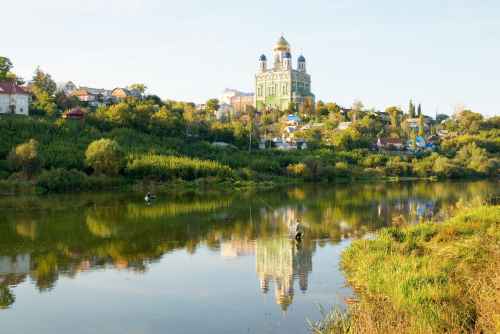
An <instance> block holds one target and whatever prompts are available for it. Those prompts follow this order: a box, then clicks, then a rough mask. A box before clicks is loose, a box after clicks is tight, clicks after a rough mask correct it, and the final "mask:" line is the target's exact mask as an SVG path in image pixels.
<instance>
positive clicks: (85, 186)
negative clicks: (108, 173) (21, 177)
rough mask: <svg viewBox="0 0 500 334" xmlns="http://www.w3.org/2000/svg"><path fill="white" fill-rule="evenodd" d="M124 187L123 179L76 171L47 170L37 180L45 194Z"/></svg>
mask: <svg viewBox="0 0 500 334" xmlns="http://www.w3.org/2000/svg"><path fill="white" fill-rule="evenodd" d="M123 185H124V180H123V179H118V178H110V177H105V176H87V174H85V173H83V172H80V171H77V170H74V169H71V170H66V169H62V168H57V169H51V170H45V171H43V172H42V173H41V174H40V176H39V177H38V180H37V186H38V187H39V188H40V189H41V190H42V191H44V192H70V191H85V190H104V189H112V188H116V187H119V186H123Z"/></svg>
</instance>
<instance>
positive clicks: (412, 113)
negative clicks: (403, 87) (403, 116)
mask: <svg viewBox="0 0 500 334" xmlns="http://www.w3.org/2000/svg"><path fill="white" fill-rule="evenodd" d="M408 114H409V115H410V118H415V105H414V104H413V101H412V100H410V105H409V107H408Z"/></svg>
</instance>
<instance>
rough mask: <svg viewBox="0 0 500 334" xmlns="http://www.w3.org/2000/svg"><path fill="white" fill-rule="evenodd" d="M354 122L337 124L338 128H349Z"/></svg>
mask: <svg viewBox="0 0 500 334" xmlns="http://www.w3.org/2000/svg"><path fill="white" fill-rule="evenodd" d="M351 125H352V122H340V123H339V125H338V126H337V129H338V130H341V131H342V130H347V129H349V128H350V127H351Z"/></svg>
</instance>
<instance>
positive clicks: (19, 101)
mask: <svg viewBox="0 0 500 334" xmlns="http://www.w3.org/2000/svg"><path fill="white" fill-rule="evenodd" d="M29 102H30V95H29V93H28V92H27V91H25V90H24V88H22V87H21V86H18V85H16V83H15V82H10V81H9V82H7V81H3V82H0V114H15V115H28V113H29Z"/></svg>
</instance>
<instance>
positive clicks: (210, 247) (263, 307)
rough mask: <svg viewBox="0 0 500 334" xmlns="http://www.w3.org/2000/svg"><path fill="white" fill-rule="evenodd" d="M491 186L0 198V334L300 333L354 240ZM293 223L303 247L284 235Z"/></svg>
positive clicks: (494, 190)
mask: <svg viewBox="0 0 500 334" xmlns="http://www.w3.org/2000/svg"><path fill="white" fill-rule="evenodd" d="M498 194H499V189H498V183H494V182H486V181H478V182H446V183H442V182H417V183H368V184H349V185H336V186H331V185H329V186H327V185H321V186H319V185H318V186H304V187H293V188H286V189H280V190H272V191H267V192H261V193H237V194H232V195H231V194H228V195H209V194H207V195H206V196H194V195H193V196H183V197H172V196H170V197H166V196H161V195H160V196H158V199H157V200H156V201H154V202H153V203H151V204H150V205H148V204H146V203H145V202H144V199H143V196H144V195H143V194H134V193H107V194H81V195H57V196H44V197H0V245H1V247H0V330H1V332H2V333H9V334H11V333H23V334H32V333H33V334H35V333H36V334H45V333H47V334H48V333H51V334H52V333H72V334H83V333H85V334H87V333H120V334H121V333H170V334H199V333H204V334H211V333H214V334H215V333H217V334H221V333H231V334H233V333H287V334H288V333H298V334H304V333H308V332H309V330H308V325H307V320H308V319H309V320H311V321H315V320H318V319H320V318H321V312H320V309H321V307H323V308H325V309H329V308H331V307H333V306H336V307H340V308H343V307H344V299H345V298H347V297H349V296H351V294H352V292H351V290H350V289H349V287H348V286H346V282H345V280H344V277H343V275H342V272H341V270H340V268H339V261H340V254H341V252H342V250H343V249H344V248H345V247H347V246H348V245H349V243H350V242H351V240H353V239H355V238H362V237H369V236H370V235H371V234H373V233H374V232H375V231H376V230H377V229H380V228H382V227H385V226H391V225H400V224H416V223H419V222H423V221H428V220H438V221H439V220H442V219H443V218H445V217H447V216H449V215H450V214H452V213H453V212H455V211H457V210H460V208H462V207H464V206H466V205H474V204H477V203H480V202H481V201H483V200H484V199H487V198H489V197H491V196H493V195H498ZM297 220H298V221H300V223H301V225H302V226H303V228H304V230H305V234H304V239H303V240H302V242H296V241H295V240H293V238H291V237H290V234H289V226H290V225H293V224H294V223H295V222H296V221H297Z"/></svg>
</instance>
